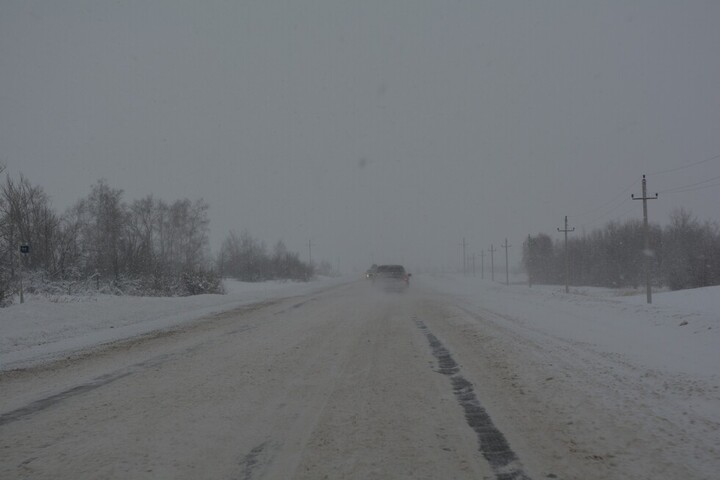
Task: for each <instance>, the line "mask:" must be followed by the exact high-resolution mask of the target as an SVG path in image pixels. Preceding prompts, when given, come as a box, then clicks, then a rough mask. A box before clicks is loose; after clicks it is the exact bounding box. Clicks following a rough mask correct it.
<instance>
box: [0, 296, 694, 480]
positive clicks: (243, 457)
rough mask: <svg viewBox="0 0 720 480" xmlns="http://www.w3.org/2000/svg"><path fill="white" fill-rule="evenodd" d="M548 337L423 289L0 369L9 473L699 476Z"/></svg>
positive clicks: (276, 306) (206, 322)
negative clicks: (641, 429) (636, 428)
mask: <svg viewBox="0 0 720 480" xmlns="http://www.w3.org/2000/svg"><path fill="white" fill-rule="evenodd" d="M534 342H535V341H534V340H533V336H532V335H528V336H527V337H526V338H523V337H522V336H521V335H520V334H519V333H518V331H517V330H516V331H513V330H512V329H509V328H507V327H505V326H503V325H502V324H501V323H499V322H496V321H494V315H493V314H492V313H490V312H488V316H487V317H484V316H480V315H475V314H472V313H468V312H465V311H463V310H462V309H461V308H458V307H457V306H456V305H454V304H453V301H452V300H451V297H447V296H444V295H441V294H439V293H434V292H432V291H431V290H429V289H425V288H423V287H422V286H417V285H413V286H411V288H410V289H409V291H407V292H404V293H385V292H381V291H377V290H376V289H375V288H373V286H372V285H370V284H369V282H354V283H350V284H345V285H341V286H336V287H333V288H330V289H328V290H325V291H323V292H321V293H318V294H314V295H308V296H302V297H294V298H286V299H283V300H277V301H270V302H265V303H261V304H255V305H252V306H249V307H243V308H240V309H237V310H234V311H230V312H226V313H223V314H220V315H216V316H213V317H209V318H205V319H202V320H201V321H198V322H195V323H193V324H190V325H186V326H184V327H181V328H180V329H178V330H174V331H170V332H163V333H158V334H156V335H153V336H150V337H145V338H143V339H141V340H131V341H126V342H120V343H116V344H113V345H112V346H110V347H106V348H104V349H101V350H97V351H94V352H91V353H87V354H84V355H82V356H78V357H76V358H74V359H71V360H67V361H63V362H58V363H55V364H52V365H49V366H44V367H38V368H35V369H28V370H21V371H15V372H6V373H4V374H2V377H0V380H2V389H1V391H0V405H1V408H0V478H32V479H41V478H53V479H58V478H67V479H70V478H72V479H84V478H87V479H90V478H123V479H125V478H177V479H181V478H186V479H197V478H207V479H243V480H247V479H289V478H295V479H318V478H329V479H338V478H356V479H382V478H393V479H394V478H408V479H409V478H412V479H422V478H427V479H440V478H442V479H450V478H457V479H484V478H488V479H490V478H499V479H506V478H507V479H526V478H536V479H539V478H547V477H550V478H585V479H593V478H597V479H600V478H621V477H622V475H621V474H622V473H627V474H629V476H628V477H627V478H630V477H632V478H696V477H694V476H693V472H692V471H691V470H688V467H687V465H680V464H678V463H677V462H674V461H673V460H672V459H665V460H663V458H664V457H665V452H663V448H662V447H663V445H653V444H651V443H648V444H644V445H642V444H641V445H638V444H633V445H629V444H627V442H626V439H627V438H628V437H627V435H628V432H627V431H628V430H632V429H633V427H632V424H630V423H628V424H623V422H622V421H617V420H618V418H620V417H618V415H619V414H618V412H607V411H603V410H602V409H601V408H600V407H599V405H598V404H597V403H593V400H592V399H589V398H586V397H585V394H583V392H584V391H585V389H586V387H587V386H588V385H587V382H593V381H596V380H594V379H593V378H592V377H588V376H587V375H585V374H586V373H587V372H588V369H589V368H591V367H589V366H588V365H589V364H590V363H592V361H593V360H592V359H588V357H585V356H583V355H589V354H583V353H581V351H580V350H579V349H578V350H574V349H573V348H572V347H571V346H570V345H569V344H568V345H564V346H563V347H562V348H558V349H551V348H548V346H547V344H539V343H534ZM548 364H554V365H555V368H557V369H560V370H562V371H564V372H565V373H564V376H565V377H568V378H570V376H571V375H573V370H572V369H573V368H577V369H578V370H577V371H576V372H575V373H577V375H578V378H582V379H583V382H568V383H560V384H559V385H558V386H557V387H549V388H548V389H538V388H533V387H532V386H531V385H530V384H529V382H528V379H533V378H534V379H536V380H537V379H538V378H539V382H540V383H542V382H543V381H546V380H551V379H550V378H546V377H547V373H546V371H545V370H544V369H545V368H546V366H547V365H548ZM582 369H585V370H582ZM618 375H619V373H618ZM598 381H599V380H598ZM533 385H534V384H533ZM596 387H597V386H596ZM591 391H592V389H591ZM618 398H621V397H618ZM622 398H624V399H626V400H627V396H625V397H622ZM624 407H627V405H625V406H624ZM638 407H640V405H638ZM570 410H572V411H573V413H574V414H575V417H574V418H578V417H580V418H582V419H583V420H582V421H574V422H573V421H570V420H569V411H570ZM622 410H623V409H619V411H620V412H621V411H622ZM636 413H637V412H636ZM640 413H642V412H640ZM613 419H614V420H615V421H608V420H613ZM598 452H605V453H602V454H600V453H598ZM610 452H612V453H610ZM697 478H700V477H697Z"/></svg>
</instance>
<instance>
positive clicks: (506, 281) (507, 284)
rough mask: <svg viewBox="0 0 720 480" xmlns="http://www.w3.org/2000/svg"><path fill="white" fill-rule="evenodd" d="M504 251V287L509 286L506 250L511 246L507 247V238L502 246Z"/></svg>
mask: <svg viewBox="0 0 720 480" xmlns="http://www.w3.org/2000/svg"><path fill="white" fill-rule="evenodd" d="M502 247H503V248H504V249H505V285H506V286H510V268H509V267H508V248H510V247H512V245H508V243H507V238H506V239H505V245H502Z"/></svg>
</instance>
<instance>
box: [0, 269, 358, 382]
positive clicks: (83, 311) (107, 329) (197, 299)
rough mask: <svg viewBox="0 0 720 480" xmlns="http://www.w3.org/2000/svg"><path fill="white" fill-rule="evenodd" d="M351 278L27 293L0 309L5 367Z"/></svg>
mask: <svg viewBox="0 0 720 480" xmlns="http://www.w3.org/2000/svg"><path fill="white" fill-rule="evenodd" d="M349 280H350V279H349V278H347V277H346V278H342V277H341V278H321V279H318V280H315V281H312V282H307V283H300V282H262V283H244V282H238V281H236V280H225V289H226V290H227V294H226V295H196V296H191V297H173V298H158V297H128V296H112V295H97V296H92V297H62V298H53V299H48V298H46V297H41V296H28V299H27V301H26V302H25V303H24V304H22V305H20V304H16V305H12V306H10V307H8V308H3V309H0V370H9V369H13V368H21V367H27V366H30V365H35V364H38V363H42V362H46V361H50V360H54V359H57V358H62V357H63V356H65V355H68V354H70V353H72V352H76V351H79V350H82V349H86V348H90V347H93V346H96V345H101V344H104V343H109V342H114V341H117V340H122V339H126V338H131V337H135V336H138V335H142V334H145V333H148V332H152V331H155V330H162V329H167V328H171V327H174V326H177V325H181V324H183V323H186V322H189V321H192V320H196V319H198V318H201V317H204V316H207V315H213V314H216V313H220V312H223V311H226V310H231V309H233V308H237V307H240V306H243V305H247V304H250V303H255V302H260V301H264V300H269V299H274V298H282V297H287V296H294V295H304V294H309V293H313V292H316V291H319V290H322V289H325V288H327V287H330V286H333V285H337V284H340V283H344V282H347V281H349Z"/></svg>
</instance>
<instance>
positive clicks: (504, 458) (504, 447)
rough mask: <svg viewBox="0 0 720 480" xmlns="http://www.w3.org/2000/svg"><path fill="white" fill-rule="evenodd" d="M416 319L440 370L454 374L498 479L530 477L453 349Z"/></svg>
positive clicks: (470, 422)
mask: <svg viewBox="0 0 720 480" xmlns="http://www.w3.org/2000/svg"><path fill="white" fill-rule="evenodd" d="M413 320H414V321H415V324H416V325H417V326H418V328H420V330H422V331H423V333H425V337H426V338H427V340H428V343H429V344H430V348H431V349H432V353H433V356H434V357H435V358H436V359H437V361H438V370H437V371H438V373H442V374H443V375H447V376H449V377H450V381H451V384H452V388H453V394H454V395H455V398H456V399H457V401H458V403H459V404H460V406H461V407H462V408H463V410H464V411H465V420H466V421H467V423H468V425H469V426H470V428H472V429H473V431H474V432H475V434H476V435H477V438H478V444H479V450H480V453H482V455H483V457H485V460H487V462H488V463H489V464H490V467H491V468H492V470H493V472H494V473H495V477H496V478H497V479H498V480H530V477H529V476H528V475H527V474H526V473H525V472H524V471H523V467H522V465H521V464H520V460H519V459H518V457H517V455H516V454H515V452H513V451H512V448H511V447H510V444H509V443H508V441H507V440H506V439H505V435H503V434H502V432H501V431H500V430H498V428H497V427H496V426H495V424H494V423H493V421H492V419H491V418H490V415H489V414H488V413H487V411H486V410H485V408H484V407H483V406H482V404H481V403H480V400H478V398H477V396H476V395H475V389H474V388H473V384H472V383H470V382H469V381H468V380H467V379H465V378H464V377H463V376H462V375H460V374H459V373H458V372H459V371H460V367H459V366H458V364H457V362H455V360H454V359H453V358H452V355H451V354H450V352H449V351H448V350H447V349H446V348H445V347H444V346H443V344H442V342H440V340H438V339H437V337H436V336H435V335H433V334H432V332H430V329H428V327H427V325H425V323H424V322H423V321H422V320H419V319H418V318H413Z"/></svg>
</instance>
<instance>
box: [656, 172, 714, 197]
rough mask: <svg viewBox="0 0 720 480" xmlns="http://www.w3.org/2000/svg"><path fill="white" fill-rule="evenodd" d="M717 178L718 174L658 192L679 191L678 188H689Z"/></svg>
mask: <svg viewBox="0 0 720 480" xmlns="http://www.w3.org/2000/svg"><path fill="white" fill-rule="evenodd" d="M717 179H720V175H717V176H715V177H712V178H708V179H706V180H703V181H701V182H695V183H691V184H689V185H683V186H680V187H672V188H668V189H666V190H661V191H660V192H659V193H672V192H675V191H679V190H683V189H686V188H691V187H695V186H698V185H702V184H704V183H708V182H713V181H715V180H717Z"/></svg>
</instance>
